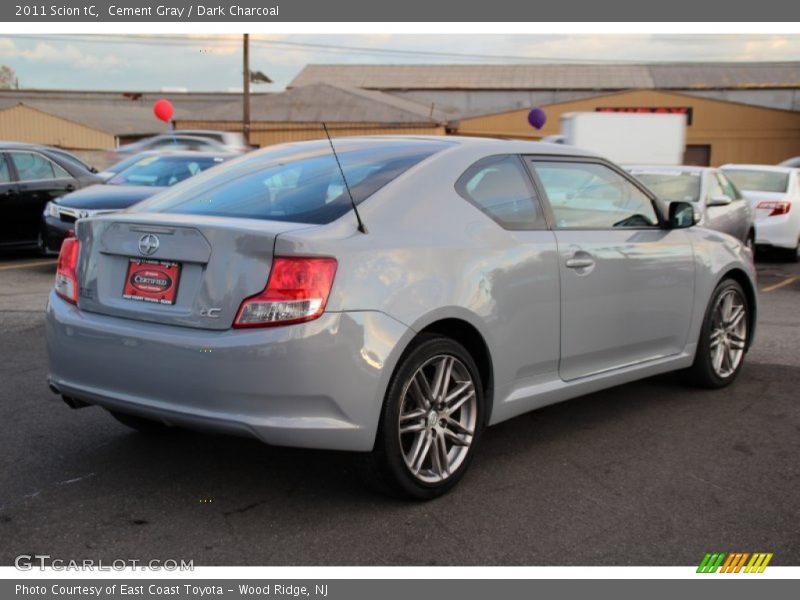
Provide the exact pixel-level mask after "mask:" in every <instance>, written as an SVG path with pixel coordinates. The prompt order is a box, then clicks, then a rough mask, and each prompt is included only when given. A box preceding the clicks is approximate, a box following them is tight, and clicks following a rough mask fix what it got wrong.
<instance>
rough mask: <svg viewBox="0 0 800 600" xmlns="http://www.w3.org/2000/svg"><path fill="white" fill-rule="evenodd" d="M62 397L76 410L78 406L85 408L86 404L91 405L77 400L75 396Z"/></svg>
mask: <svg viewBox="0 0 800 600" xmlns="http://www.w3.org/2000/svg"><path fill="white" fill-rule="evenodd" d="M61 398H63V400H64V403H65V404H66V405H67V406H69V407H70V408H71V409H73V410H77V409H79V408H86V407H87V406H91V405H90V404H88V403H86V402H84V401H83V400H78V399H77V398H72V397H70V396H61Z"/></svg>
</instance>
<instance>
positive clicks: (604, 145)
mask: <svg viewBox="0 0 800 600" xmlns="http://www.w3.org/2000/svg"><path fill="white" fill-rule="evenodd" d="M561 134H562V135H563V136H564V141H563V143H564V144H570V145H572V146H577V147H578V148H583V149H585V150H590V151H592V152H595V153H596V154H599V155H600V156H603V157H605V158H608V159H609V160H612V161H614V162H615V163H618V164H638V165H680V164H683V154H684V151H685V149H686V116H685V115H679V114H661V113H622V112H619V113H617V112H572V113H566V114H564V115H562V116H561Z"/></svg>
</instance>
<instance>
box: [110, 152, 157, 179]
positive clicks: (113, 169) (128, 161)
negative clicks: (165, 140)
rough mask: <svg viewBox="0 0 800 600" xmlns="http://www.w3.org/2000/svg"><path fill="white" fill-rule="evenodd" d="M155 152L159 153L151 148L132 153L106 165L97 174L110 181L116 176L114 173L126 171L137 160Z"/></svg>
mask: <svg viewBox="0 0 800 600" xmlns="http://www.w3.org/2000/svg"><path fill="white" fill-rule="evenodd" d="M154 153H157V151H155V150H150V151H145V152H138V153H136V154H131V155H130V156H127V157H125V158H123V159H122V160H120V161H117V162H115V163H114V164H113V165H110V166H108V167H106V168H105V169H103V170H102V171H100V172H99V173H98V174H97V176H98V177H100V178H101V179H102V180H103V181H108V180H109V179H111V178H112V177H114V175H116V174H117V173H119V172H120V171H124V170H125V169H127V168H128V167H130V166H131V165H133V164H136V163H137V162H139V161H140V160H141V159H142V158H144V157H145V156H150V155H152V154H154Z"/></svg>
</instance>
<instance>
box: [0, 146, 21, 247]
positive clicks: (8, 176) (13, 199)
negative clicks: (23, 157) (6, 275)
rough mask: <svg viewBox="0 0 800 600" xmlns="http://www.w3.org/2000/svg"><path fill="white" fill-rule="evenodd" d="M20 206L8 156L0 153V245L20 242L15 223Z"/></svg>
mask: <svg viewBox="0 0 800 600" xmlns="http://www.w3.org/2000/svg"><path fill="white" fill-rule="evenodd" d="M20 212H21V204H20V201H19V186H18V185H17V183H16V182H15V181H14V177H13V175H12V171H11V167H10V165H9V163H8V156H7V155H6V153H5V152H2V153H0V214H2V215H3V218H2V219H0V244H13V243H16V242H19V241H20V235H19V231H18V227H17V223H18V222H19V221H20V219H21V217H20Z"/></svg>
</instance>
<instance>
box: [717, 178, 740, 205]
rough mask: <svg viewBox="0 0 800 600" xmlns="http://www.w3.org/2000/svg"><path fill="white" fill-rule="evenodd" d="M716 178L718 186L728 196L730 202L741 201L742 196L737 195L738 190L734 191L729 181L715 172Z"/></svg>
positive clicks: (734, 188) (734, 187)
mask: <svg viewBox="0 0 800 600" xmlns="http://www.w3.org/2000/svg"><path fill="white" fill-rule="evenodd" d="M716 178H717V180H718V181H719V185H720V186H721V187H722V191H723V193H724V194H725V195H726V196H728V197H729V198H730V199H731V200H734V201H736V200H742V195H741V194H740V193H739V190H737V189H736V186H735V185H733V184H732V183H731V180H730V179H728V178H727V177H725V174H724V173H720V172H717V174H716Z"/></svg>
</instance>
